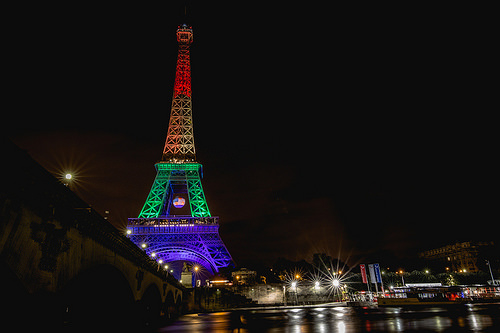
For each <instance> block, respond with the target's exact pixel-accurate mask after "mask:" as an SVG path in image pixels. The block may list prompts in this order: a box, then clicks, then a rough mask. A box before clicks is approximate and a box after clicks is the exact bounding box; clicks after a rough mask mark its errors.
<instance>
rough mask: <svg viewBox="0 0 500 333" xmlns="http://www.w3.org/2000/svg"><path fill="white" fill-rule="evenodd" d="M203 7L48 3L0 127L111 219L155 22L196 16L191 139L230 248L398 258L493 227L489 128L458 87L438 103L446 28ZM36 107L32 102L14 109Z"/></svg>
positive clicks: (148, 79)
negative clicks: (114, 14) (56, 14)
mask: <svg viewBox="0 0 500 333" xmlns="http://www.w3.org/2000/svg"><path fill="white" fill-rule="evenodd" d="M203 9H207V10H208V13H210V14H212V16H211V15H204V14H205V13H203V14H202V11H203ZM220 9H221V8H202V9H201V10H200V9H194V8H193V9H192V12H191V13H190V14H189V15H188V16H187V17H186V16H184V14H183V13H182V8H179V6H178V5H172V7H171V12H169V13H168V14H167V15H168V20H166V21H165V22H167V23H163V24H158V26H154V23H151V25H147V24H145V23H147V20H146V19H143V20H141V21H140V22H139V23H138V24H137V25H133V26H131V25H127V24H126V23H127V22H126V21H125V20H120V19H119V18H115V19H111V20H108V18H106V20H102V21H99V20H98V21H97V22H96V23H95V25H94V26H92V27H90V28H89V29H88V30H83V31H82V30H80V27H79V26H78V24H73V25H71V24H70V25H69V30H67V31H63V30H60V29H59V28H57V27H56V26H57V24H56V23H62V20H63V19H60V21H56V23H54V26H50V25H47V26H43V27H42V28H41V31H38V32H33V31H30V35H29V36H28V35H26V37H29V38H30V39H29V40H30V43H28V45H30V46H28V47H27V48H28V49H30V48H31V47H36V48H37V49H38V50H42V51H43V52H42V51H39V52H38V53H37V55H36V56H30V55H25V58H24V59H21V62H22V63H23V64H25V67H24V69H23V71H24V72H23V73H24V74H25V76H27V77H29V80H27V81H22V82H21V80H20V81H19V83H18V84H19V85H20V86H21V87H22V90H23V91H26V92H27V93H28V95H29V96H30V98H29V99H23V100H20V101H19V104H16V106H15V107H14V108H13V109H12V110H11V111H12V112H15V113H18V114H19V115H21V116H18V117H19V118H18V119H16V118H14V120H15V123H14V124H13V126H11V127H10V128H8V129H6V134H7V136H8V137H9V138H11V139H12V140H13V141H14V142H15V143H16V144H17V145H18V146H20V147H21V148H23V149H26V150H27V151H28V152H29V153H30V155H31V156H33V157H34V158H35V159H36V160H37V161H38V162H40V163H41V164H42V166H44V167H45V168H46V169H48V170H49V171H51V172H52V173H53V174H55V175H58V174H59V173H63V174H65V173H73V174H74V179H73V181H74V186H73V189H74V190H75V192H76V193H77V194H79V195H80V196H81V197H82V198H83V199H84V200H85V201H87V202H89V203H90V204H91V205H92V206H93V207H94V208H95V209H96V210H97V211H98V212H99V213H101V214H103V215H104V214H105V211H106V210H109V211H110V213H109V220H110V221H111V223H113V224H114V225H115V226H117V227H118V228H123V227H124V226H125V224H126V218H127V217H131V216H137V214H138V213H139V211H140V207H141V206H142V204H143V202H144V198H145V197H146V195H147V192H148V191H149V187H150V184H151V181H152V180H153V179H154V174H155V170H154V168H153V167H152V164H154V162H156V161H158V160H159V159H160V158H161V151H162V146H163V143H164V142H165V137H166V130H167V126H168V115H169V108H170V103H171V92H172V87H173V78H174V65H175V57H176V40H175V34H174V33H172V31H175V27H176V26H177V25H179V24H182V23H187V24H189V25H192V26H193V27H194V28H195V29H196V31H197V34H196V36H195V43H194V44H193V49H192V66H193V74H192V80H193V118H194V132H195V137H196V145H197V156H198V159H199V161H200V162H201V163H203V165H204V168H205V170H207V172H206V177H205V178H204V180H203V182H204V188H205V192H206V193H205V194H206V197H207V201H208V202H209V204H210V207H211V211H212V214H213V215H215V216H220V233H221V237H222V238H223V239H224V241H225V243H226V245H227V247H228V249H229V251H230V252H231V254H232V255H233V257H234V259H235V261H236V262H237V264H239V265H251V264H253V263H255V262H265V263H268V264H272V263H273V261H274V260H276V259H277V258H278V257H286V258H288V259H291V260H297V259H302V258H310V257H311V255H312V253H321V252H325V253H328V254H330V255H332V256H336V255H337V254H338V252H339V251H340V252H341V254H342V257H341V259H342V260H345V259H346V257H347V256H351V259H350V260H352V262H351V263H350V264H351V265H353V264H355V263H356V262H359V261H361V260H375V258H377V257H380V258H384V257H385V258H387V260H393V261H397V260H405V258H408V257H409V256H410V255H411V254H412V253H413V254H416V253H417V252H418V251H420V250H425V249H426V248H432V247H433V246H438V245H444V244H448V243H452V242H454V241H455V240H469V239H471V238H472V239H477V238H481V239H485V237H486V239H488V240H489V239H491V237H493V235H491V233H488V230H489V228H490V227H491V223H492V221H493V220H494V218H493V217H494V216H495V215H492V212H493V203H494V202H495V200H494V198H493V197H492V196H489V195H488V191H489V190H490V189H491V188H492V187H493V186H494V183H495V181H496V180H495V178H494V177H493V170H495V167H494V165H495V163H493V160H492V157H491V154H490V153H489V152H490V151H491V149H492V148H493V143H492V142H493V141H492V140H490V137H491V136H492V135H493V132H491V131H490V130H489V129H488V127H487V126H488V125H489V124H488V122H487V120H486V119H484V120H481V119H480V118H479V119H475V118H472V119H470V118H462V117H461V116H459V112H457V111H456V110H457V107H459V108H463V110H464V111H466V110H469V105H468V104H467V103H463V104H458V103H456V104H455V103H453V104H452V106H446V104H444V103H445V102H446V101H448V100H449V97H450V96H452V95H453V94H454V89H453V88H454V87H455V84H456V83H455V82H453V80H452V78H453V77H452V76H451V77H450V76H449V75H450V74H453V70H452V68H453V66H454V65H453V64H454V63H457V62H459V61H460V59H461V58H460V57H458V58H456V57H454V58H453V60H452V61H444V59H446V58H447V57H448V56H449V55H451V54H454V53H453V50H454V49H455V48H454V46H455V47H458V46H457V45H455V44H454V43H453V41H451V42H449V43H450V45H446V47H444V46H442V45H441V44H439V43H437V42H438V39H437V38H436V37H435V36H434V35H432V34H430V33H429V31H427V32H426V31H412V30H411V29H409V27H407V29H403V30H404V32H402V31H398V32H394V31H390V30H387V29H385V27H383V26H381V27H378V28H377V29H375V31H371V32H370V31H366V29H367V28H368V27H369V26H370V24H369V23H364V25H363V24H360V25H358V26H357V28H356V29H351V30H349V31H345V30H343V31H341V32H338V31H337V30H336V29H335V28H337V27H338V25H332V26H330V25H329V24H328V23H327V22H325V21H322V20H318V21H316V20H315V19H314V18H313V16H308V14H311V13H309V12H307V11H306V12H305V13H303V14H301V15H302V16H301V18H304V20H303V22H301V24H297V20H296V19H292V18H291V17H294V16H293V15H292V16H287V17H284V16H283V17H282V16H279V15H277V13H278V12H276V11H275V10H276V9H273V8H270V9H269V10H270V11H269V12H268V13H267V14H262V15H261V16H258V17H260V18H261V21H259V22H258V23H257V22H250V21H248V20H243V21H242V22H238V20H237V19H235V18H234V17H232V18H231V17H229V16H227V17H226V14H227V13H228V11H229V10H230V9H227V8H223V10H222V11H221V12H219V10H220ZM299 9H300V8H292V9H291V13H292V14H295V15H297V14H298V13H299V11H300V10H299ZM273 10H274V11H273ZM254 11H255V12H254ZM254 11H250V13H251V14H257V13H258V11H257V10H254ZM184 21H188V22H184ZM220 22H224V23H223V24H222V23H220ZM65 23H67V22H65ZM141 23H142V24H144V26H141ZM358 23H359V22H358ZM153 27H154V29H151V28H153ZM172 27H174V28H172ZM417 32H418V34H417ZM31 33H33V34H34V35H31ZM411 33H413V37H408V35H411ZM420 33H422V34H423V35H424V36H425V37H427V38H426V39H425V40H422V39H420V38H417V37H418V36H419V34H420ZM37 34H38V35H37ZM42 35H44V36H48V37H44V38H45V39H43V38H41V37H42ZM70 35H71V36H72V37H71V38H70V39H69V40H68V39H67V37H68V36H70ZM378 35H384V36H386V37H385V38H384V39H383V40H379V39H378V37H377V36H378ZM74 36H76V37H74ZM110 36H112V38H110ZM403 36H405V38H404V39H402V37H403ZM61 40H64V41H66V43H67V45H66V44H64V43H63V44H61V43H60V41H61ZM332 40H333V41H335V43H334V44H333V45H334V46H336V47H335V48H333V49H332V44H331V43H329V42H328V41H332ZM354 41H356V42H354ZM448 48H451V50H450V49H448ZM402 49H404V50H405V51H404V52H403V51H401V50H402ZM63 50H66V52H67V53H66V54H64V55H63V56H61V55H60V54H61V52H62V51H63ZM68 50H69V51H68ZM415 50H417V51H415ZM431 51H432V56H425V55H427V54H428V53H431ZM395 53H398V56H396V57H395V56H394V54H395ZM57 55H59V56H57ZM47 64H48V66H47ZM409 64H411V65H409ZM416 66H417V67H416ZM47 68H50V70H49V69H47ZM49 74H50V75H49ZM21 76H22V75H21ZM438 82H444V83H446V84H442V83H438ZM443 86H444V88H443ZM37 107H38V108H39V109H40V110H41V112H39V114H37V115H34V116H33V117H29V118H25V117H24V116H22V113H21V112H22V111H26V110H35V108H37ZM14 117H16V116H14ZM463 225H470V228H466V230H463ZM493 240H495V241H496V240H497V239H493ZM379 261H381V260H379Z"/></svg>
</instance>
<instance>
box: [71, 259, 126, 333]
mask: <svg viewBox="0 0 500 333" xmlns="http://www.w3.org/2000/svg"><path fill="white" fill-rule="evenodd" d="M62 292H63V293H62V297H63V308H64V317H65V318H64V320H65V321H66V322H67V323H69V326H71V327H75V328H76V327H82V326H85V327H88V326H93V327H100V325H102V323H107V322H109V318H114V319H115V320H114V324H115V325H116V324H118V325H120V324H123V325H125V323H126V322H128V321H129V320H130V318H131V317H132V315H133V308H134V295H133V292H132V289H131V287H130V284H129V282H128V280H127V278H126V277H125V275H124V274H123V273H122V272H121V271H120V270H119V269H118V268H116V267H115V266H113V265H110V264H100V265H97V266H94V267H91V268H89V269H86V270H84V271H81V272H80V273H78V274H77V275H76V276H75V277H73V278H72V279H71V280H70V281H69V282H68V284H67V285H66V287H65V288H64V290H63V291H62Z"/></svg>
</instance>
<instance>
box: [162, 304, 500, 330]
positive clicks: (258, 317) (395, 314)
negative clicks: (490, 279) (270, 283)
mask: <svg viewBox="0 0 500 333" xmlns="http://www.w3.org/2000/svg"><path fill="white" fill-rule="evenodd" d="M498 327H500V304H489V305H473V306H467V307H457V308H437V307H436V308H414V309H407V308H345V307H317V308H297V309H281V310H256V311H237V312H218V313H211V314H200V315H197V314H190V315H186V316H183V317H181V318H180V319H179V320H178V321H177V322H175V323H174V324H172V325H170V326H166V327H163V328H161V329H160V330H159V332H226V333H227V332H232V331H233V332H238V331H239V332H320V333H322V332H341V333H350V332H407V331H432V332H455V331H460V332H467V331H487V332H488V331H491V332H494V331H495V330H497V329H498Z"/></svg>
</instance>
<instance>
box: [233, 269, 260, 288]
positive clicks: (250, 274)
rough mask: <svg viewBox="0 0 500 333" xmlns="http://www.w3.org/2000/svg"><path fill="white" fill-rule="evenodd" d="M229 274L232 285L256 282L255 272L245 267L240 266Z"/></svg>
mask: <svg viewBox="0 0 500 333" xmlns="http://www.w3.org/2000/svg"><path fill="white" fill-rule="evenodd" d="M231 276H232V278H233V284H234V285H254V284H255V283H256V278H257V272H256V271H251V270H249V269H247V268H241V269H240V270H237V271H234V272H232V273H231Z"/></svg>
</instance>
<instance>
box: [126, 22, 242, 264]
mask: <svg viewBox="0 0 500 333" xmlns="http://www.w3.org/2000/svg"><path fill="white" fill-rule="evenodd" d="M177 42H178V43H179V51H178V56H177V69H176V74H175V84H174V95H173V98H172V108H171V112H170V121H169V125H168V131H167V139H166V141H165V147H164V149H163V156H162V160H161V161H160V162H158V163H156V164H155V167H156V170H157V174H156V178H155V180H154V182H153V186H152V187H151V191H150V192H149V195H148V197H147V199H146V202H145V203H144V206H143V208H142V210H141V212H140V214H139V216H138V218H130V219H128V221H129V224H128V233H129V235H130V236H129V237H130V239H131V240H132V241H133V242H134V243H135V244H137V245H138V246H141V247H142V248H144V249H145V250H146V252H147V253H148V254H150V255H151V256H153V257H155V258H156V259H158V260H162V262H163V263H168V262H171V261H178V260H181V261H190V262H195V263H198V264H200V265H202V266H203V267H205V268H206V269H207V270H208V271H210V272H211V273H216V272H218V271H219V269H220V268H222V267H227V266H229V265H231V264H232V259H231V255H230V254H229V252H228V250H227V248H226V246H225V245H224V243H223V242H222V239H221V238H220V236H219V218H218V217H217V216H211V215H210V210H209V209H208V205H207V201H206V199H205V194H204V192H203V187H202V185H201V178H202V165H201V164H200V163H197V162H196V153H195V147H194V136H193V117H192V108H191V65H190V54H189V47H190V45H191V43H192V42H193V30H192V28H191V27H188V26H186V25H182V26H180V27H179V28H178V29H177Z"/></svg>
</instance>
